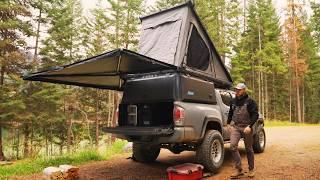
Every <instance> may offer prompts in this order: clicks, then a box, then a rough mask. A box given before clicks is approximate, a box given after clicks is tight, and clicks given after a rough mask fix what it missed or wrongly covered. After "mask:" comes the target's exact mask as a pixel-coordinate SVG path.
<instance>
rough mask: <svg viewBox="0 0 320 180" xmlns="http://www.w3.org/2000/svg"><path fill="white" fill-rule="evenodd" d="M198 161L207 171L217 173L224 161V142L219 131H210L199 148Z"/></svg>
mask: <svg viewBox="0 0 320 180" xmlns="http://www.w3.org/2000/svg"><path fill="white" fill-rule="evenodd" d="M196 156H197V161H198V162H199V163H200V164H202V165H203V166H204V167H205V168H206V169H207V170H209V171H211V172H213V173H216V172H218V170H219V168H220V167H221V165H222V163H223V160H224V142H223V138H222V136H221V133H220V132H219V131H217V130H208V131H207V132H206V134H205V136H204V139H203V141H202V143H201V144H200V146H199V147H198V148H197V153H196Z"/></svg>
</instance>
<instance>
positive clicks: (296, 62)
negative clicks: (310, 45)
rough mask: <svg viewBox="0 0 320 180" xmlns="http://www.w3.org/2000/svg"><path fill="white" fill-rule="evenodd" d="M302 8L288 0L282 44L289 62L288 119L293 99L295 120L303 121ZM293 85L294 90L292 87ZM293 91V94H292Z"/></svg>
mask: <svg viewBox="0 0 320 180" xmlns="http://www.w3.org/2000/svg"><path fill="white" fill-rule="evenodd" d="M303 15H304V12H303V8H302V5H301V4H298V3H296V2H294V0H293V1H290V2H289V3H288V8H287V16H288V18H287V19H286V21H285V24H284V26H285V33H284V44H285V52H286V54H287V56H286V59H287V61H288V64H289V70H290V71H289V80H290V89H289V90H290V91H289V95H290V121H291V117H292V115H291V107H292V102H293V101H292V100H293V99H295V101H296V103H295V109H296V110H295V112H296V114H295V116H294V117H295V121H297V122H300V123H301V122H303V111H302V107H301V106H303V105H302V103H301V97H302V96H303V95H302V94H303V89H302V85H303V81H304V76H305V73H306V71H307V57H306V56H305V54H304V53H301V50H302V48H303V46H302V44H303V42H302V40H303V39H302V38H301V33H302V32H303V31H304V29H305V23H304V22H303ZM292 87H294V91H293V89H292ZM293 92H294V94H293Z"/></svg>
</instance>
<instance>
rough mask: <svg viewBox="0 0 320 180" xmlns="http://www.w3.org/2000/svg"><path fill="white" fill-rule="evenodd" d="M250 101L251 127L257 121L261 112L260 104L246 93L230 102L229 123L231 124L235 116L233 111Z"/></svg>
mask: <svg viewBox="0 0 320 180" xmlns="http://www.w3.org/2000/svg"><path fill="white" fill-rule="evenodd" d="M246 101H248V106H247V108H248V112H249V114H250V127H251V128H252V126H253V125H254V123H255V122H256V121H257V119H258V118H259V112H258V106H257V103H256V102H255V101H254V100H253V99H251V98H250V97H249V96H248V94H245V95H243V96H241V97H239V98H237V97H235V98H233V99H232V100H231V104H230V110H229V115H228V121H227V123H228V124H230V122H231V120H232V116H233V111H234V110H235V107H236V106H243V104H244V103H245V102H246Z"/></svg>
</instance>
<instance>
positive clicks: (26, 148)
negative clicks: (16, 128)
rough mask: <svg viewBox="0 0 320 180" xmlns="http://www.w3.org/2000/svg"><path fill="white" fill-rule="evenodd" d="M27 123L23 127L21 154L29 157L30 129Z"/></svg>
mask: <svg viewBox="0 0 320 180" xmlns="http://www.w3.org/2000/svg"><path fill="white" fill-rule="evenodd" d="M28 126H29V125H28V124H26V125H25V127H24V132H23V134H24V150H23V156H24V157H25V158H26V157H30V146H29V140H30V129H29V127H28Z"/></svg>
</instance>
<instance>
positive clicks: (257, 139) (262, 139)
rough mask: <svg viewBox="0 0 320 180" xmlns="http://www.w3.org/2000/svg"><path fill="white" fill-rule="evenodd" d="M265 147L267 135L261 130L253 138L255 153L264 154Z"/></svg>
mask: <svg viewBox="0 0 320 180" xmlns="http://www.w3.org/2000/svg"><path fill="white" fill-rule="evenodd" d="M265 147H266V133H265V131H264V128H261V129H260V130H258V132H257V133H256V134H255V135H254V136H253V151H254V152H255V153H262V152H263V151H264V148H265Z"/></svg>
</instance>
